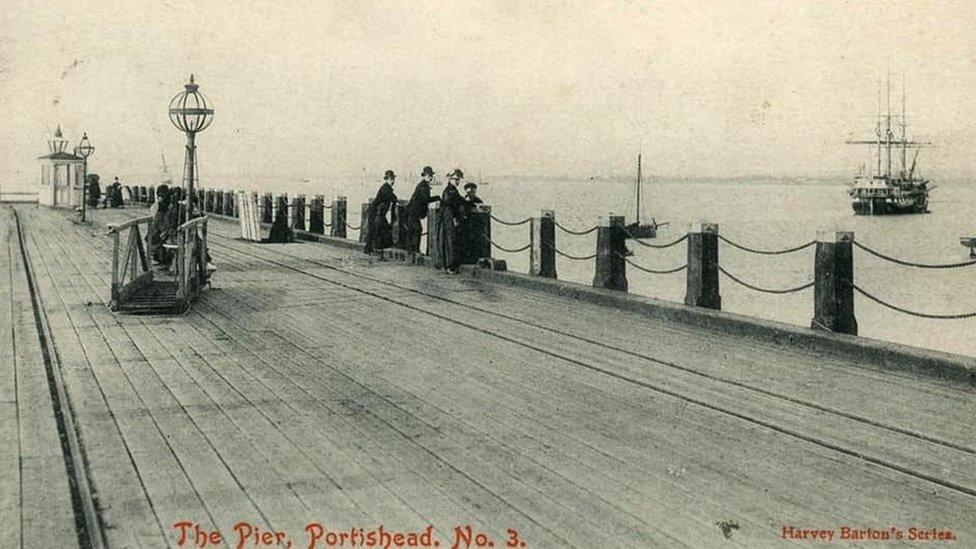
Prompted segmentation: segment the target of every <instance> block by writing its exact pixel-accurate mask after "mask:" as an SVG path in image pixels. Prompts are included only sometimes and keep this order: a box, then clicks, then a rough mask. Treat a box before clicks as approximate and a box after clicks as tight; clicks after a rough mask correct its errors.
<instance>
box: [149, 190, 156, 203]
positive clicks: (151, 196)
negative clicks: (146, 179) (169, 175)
mask: <svg viewBox="0 0 976 549" xmlns="http://www.w3.org/2000/svg"><path fill="white" fill-rule="evenodd" d="M155 202H156V187H149V203H150V204H153V203H155Z"/></svg>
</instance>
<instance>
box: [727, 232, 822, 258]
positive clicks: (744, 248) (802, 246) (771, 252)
mask: <svg viewBox="0 0 976 549" xmlns="http://www.w3.org/2000/svg"><path fill="white" fill-rule="evenodd" d="M718 239H719V240H721V241H722V242H725V243H726V244H728V245H729V246H732V247H733V248H738V249H740V250H742V251H745V252H749V253H754V254H760V255H783V254H791V253H794V252H799V251H800V250H805V249H807V248H809V247H810V246H813V245H815V244H816V243H817V241H816V240H811V241H810V242H805V243H803V244H800V245H798V246H794V247H792V248H786V249H783V250H761V249H759V248H753V247H751V246H746V245H744V244H738V243H736V242H733V241H731V240H729V239H728V238H725V237H724V236H722V235H718Z"/></svg>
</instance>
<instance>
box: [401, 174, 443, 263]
mask: <svg viewBox="0 0 976 549" xmlns="http://www.w3.org/2000/svg"><path fill="white" fill-rule="evenodd" d="M433 179H434V169H433V168H431V167H430V166H425V167H424V171H422V172H421V173H420V183H417V186H416V187H415V188H414V190H413V195H412V196H411V197H410V202H408V203H407V243H406V244H407V251H410V252H419V251H420V234H421V233H422V232H423V227H422V226H421V224H420V220H421V219H426V218H427V213H428V212H429V211H430V208H429V206H430V203H431V202H437V201H438V200H440V197H439V196H433V197H432V196H430V182H431V181H432V180H433Z"/></svg>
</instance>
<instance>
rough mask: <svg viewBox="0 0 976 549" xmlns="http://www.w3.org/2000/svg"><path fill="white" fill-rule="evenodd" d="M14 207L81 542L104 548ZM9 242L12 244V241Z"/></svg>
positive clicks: (102, 526)
mask: <svg viewBox="0 0 976 549" xmlns="http://www.w3.org/2000/svg"><path fill="white" fill-rule="evenodd" d="M11 209H12V210H13V214H14V221H15V223H16V226H17V244H18V246H19V248H20V257H21V260H22V261H23V265H24V275H25V277H26V278H27V289H28V292H29V293H30V298H31V308H32V309H33V313H34V326H35V328H36V330H37V339H38V342H39V343H40V347H41V355H42V358H43V360H44V369H45V373H46V374H47V382H48V389H49V390H50V392H51V402H52V404H53V406H54V420H55V423H56V426H57V430H58V435H59V437H58V438H60V440H61V453H62V455H63V456H64V466H65V469H66V471H67V475H68V485H69V487H70V490H71V507H72V511H73V513H74V518H75V529H76V531H77V534H78V545H79V546H80V547H82V548H84V549H101V548H103V547H106V546H107V545H108V543H107V540H106V537H105V524H104V523H103V521H102V518H101V516H100V514H99V513H98V508H97V504H96V503H95V498H94V497H93V492H92V488H91V480H90V475H89V472H88V462H87V460H86V458H85V451H84V447H83V446H82V445H81V441H80V439H79V436H78V431H77V426H76V422H75V419H74V413H73V412H72V410H71V404H70V401H69V400H68V396H67V392H66V391H65V388H64V379H63V377H62V374H61V361H60V357H59V355H58V350H57V346H56V345H55V344H54V341H53V339H52V337H51V327H50V324H49V323H48V318H47V315H46V314H45V312H44V307H43V305H42V301H41V296H40V293H39V291H38V289H37V288H38V286H37V281H36V280H35V277H34V271H33V269H32V265H31V260H30V252H28V251H27V239H26V238H25V236H24V230H23V227H22V225H21V222H20V215H19V214H18V212H17V210H16V208H11ZM8 245H12V244H9V243H8Z"/></svg>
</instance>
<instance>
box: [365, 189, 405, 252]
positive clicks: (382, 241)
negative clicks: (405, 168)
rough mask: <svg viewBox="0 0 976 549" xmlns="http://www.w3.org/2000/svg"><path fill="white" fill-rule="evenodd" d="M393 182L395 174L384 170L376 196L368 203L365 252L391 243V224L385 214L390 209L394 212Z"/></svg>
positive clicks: (379, 248) (395, 201)
mask: <svg viewBox="0 0 976 549" xmlns="http://www.w3.org/2000/svg"><path fill="white" fill-rule="evenodd" d="M394 183H396V174H395V173H393V170H386V173H385V174H384V175H383V184H382V185H380V190H378V191H376V198H374V199H373V201H372V202H370V204H369V210H368V214H369V222H368V224H367V225H366V230H367V235H366V244H365V246H364V248H363V251H365V252H366V253H367V254H371V253H373V251H374V250H382V249H384V248H389V247H390V246H392V245H393V225H391V224H390V222H389V221H387V219H386V214H387V213H389V212H390V210H393V211H394V212H396V209H395V208H393V205H394V204H396V203H397V197H396V194H394V192H393V185H394ZM394 215H395V214H394Z"/></svg>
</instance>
